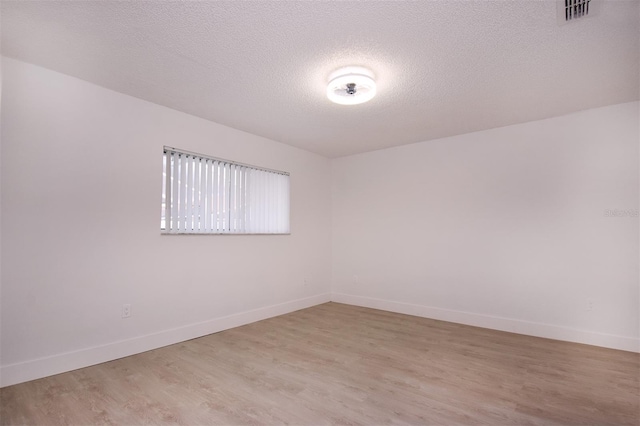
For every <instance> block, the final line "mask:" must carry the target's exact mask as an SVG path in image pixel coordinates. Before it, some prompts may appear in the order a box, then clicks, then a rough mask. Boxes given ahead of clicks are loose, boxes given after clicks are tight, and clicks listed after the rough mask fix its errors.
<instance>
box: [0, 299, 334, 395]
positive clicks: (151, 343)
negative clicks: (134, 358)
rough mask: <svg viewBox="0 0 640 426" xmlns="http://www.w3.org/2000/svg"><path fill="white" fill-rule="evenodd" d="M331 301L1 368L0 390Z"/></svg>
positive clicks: (285, 306) (292, 304) (283, 306)
mask: <svg viewBox="0 0 640 426" xmlns="http://www.w3.org/2000/svg"><path fill="white" fill-rule="evenodd" d="M330 300H331V295H330V294H329V293H327V294H319V295H317V296H312V297H308V298H304V299H298V300H292V301H289V302H285V303H280V304H278V305H272V306H266V307H264V308H259V309H254V310H251V311H245V312H240V313H237V314H233V315H229V316H226V317H221V318H214V319H212V320H208V321H203V322H200V323H196V324H189V325H186V326H182V327H177V328H173V329H169V330H163V331H160V332H157V333H153V334H147V335H144V336H140V337H135V338H132V339H126V340H120V341H117V342H112V343H108V344H106V345H101V346H94V347H91V348H86V349H81V350H78V351H73V352H66V353H62V354H57V355H53V356H49V357H46V358H39V359H34V360H29V361H24V362H19V363H15V364H9V365H3V366H1V367H0V387H4V386H10V385H15V384H17V383H22V382H26V381H29V380H34V379H39V378H42V377H47V376H52V375H54V374H59V373H64V372H66V371H71V370H76V369H78V368H84V367H88V366H90V365H95V364H100V363H102V362H107V361H113V360H114V359H118V358H123V357H126V356H129V355H135V354H139V353H141V352H146V351H149V350H152V349H157V348H160V347H163V346H167V345H172V344H175V343H180V342H184V341H185V340H190V339H194V338H196V337H202V336H206V335H207V334H212V333H217V332H219V331H223V330H228V329H230V328H234V327H239V326H241V325H245V324H250V323H252V322H256V321H261V320H264V319H267V318H272V317H275V316H278V315H283V314H287V313H290V312H293V311H297V310H300V309H305V308H309V307H311V306H315V305H319V304H322V303H326V302H329V301H330Z"/></svg>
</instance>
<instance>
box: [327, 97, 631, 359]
mask: <svg viewBox="0 0 640 426" xmlns="http://www.w3.org/2000/svg"><path fill="white" fill-rule="evenodd" d="M478 107H480V108H481V105H479V106H478ZM638 116H639V106H638V103H637V102H635V103H628V104H622V105H615V106H610V107H605V108H599V109H593V110H588V111H584V112H580V113H576V114H572V115H567V116H563V117H558V118H553V119H548V120H542V121H537V122H531V123H526V124H521V125H515V126H510V127H504V128H498V129H493V130H489V131H483V132H477V133H472V134H467V135H462V136H456V137H451V138H446V139H440V140H434V141H430V142H423V143H418V144H413V145H407V146H403V147H398V148H392V149H387V150H382V151H376V152H371V153H366V154H361V155H354V156H350V157H344V158H340V159H337V160H334V161H333V192H332V194H333V202H332V208H333V240H332V241H333V242H332V244H333V251H332V257H333V292H334V294H333V299H334V300H337V301H342V302H347V303H354V304H359V305H363V306H370V307H377V308H382V309H388V310H392V311H398V312H405V313H411V314H416V315H424V316H428V317H432V318H440V319H445V320H450V321H456V322H462V323H468V324H475V325H480V326H486V327H491V328H497V329H503V330H509V331H516V332H521V333H526V334H533V335H539V336H546V337H552V338H559V339H564V340H572V341H578V342H585V343H592V344H598V345H603V346H609V347H617V348H620V349H627V350H638V349H639V346H638V333H639V318H638V310H639V309H638V301H639V294H638V292H639V289H638V254H639V253H638V231H639V230H638V217H637V216H636V217H606V216H605V210H607V209H621V210H622V209H632V210H633V211H632V212H631V213H632V216H633V214H634V211H635V212H637V209H638V192H639V188H638V144H639V135H638V124H639V123H638V121H639V118H638ZM589 301H592V303H593V308H592V309H591V310H587V308H588V304H589Z"/></svg>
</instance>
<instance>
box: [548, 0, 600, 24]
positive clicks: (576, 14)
mask: <svg viewBox="0 0 640 426" xmlns="http://www.w3.org/2000/svg"><path fill="white" fill-rule="evenodd" d="M557 3H558V23H559V24H567V23H569V22H574V21H576V20H579V19H582V18H586V17H587V16H593V14H594V13H595V11H596V5H597V3H599V2H598V0H557Z"/></svg>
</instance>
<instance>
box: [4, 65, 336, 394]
mask: <svg viewBox="0 0 640 426" xmlns="http://www.w3.org/2000/svg"><path fill="white" fill-rule="evenodd" d="M2 79H3V91H2V135H1V136H2V155H1V159H2V164H1V167H2V169H1V181H2V199H1V202H2V228H1V231H2V255H3V258H2V266H3V267H2V276H1V279H2V281H1V284H2V285H1V294H2V298H1V303H2V304H1V316H0V319H1V329H0V332H1V346H2V347H1V352H0V356H1V364H2V369H1V370H0V371H1V372H2V377H1V379H2V385H7V384H11V383H16V382H20V381H24V380H28V379H31V378H35V377H41V376H44V375H48V374H53V373H57V372H59V371H65V370H69V369H73V368H78V367H81V366H84V365H89V364H93V363H96V362H101V361H104V360H107V359H113V358H117V357H120V356H125V355H128V354H130V353H136V352H140V351H143V350H147V349H150V348H152V347H158V346H162V345H165V344H168V343H173V342H177V341H180V340H184V339H187V338H191V337H196V336H198V335H203V334H207V333H210V332H213V331H217V330H220V329H224V328H227V327H231V326H234V325H238V324H241V323H245V322H248V321H253V320H256V319H260V318H264V317H268V316H272V315H276V314H279V313H283V312H287V311H291V310H295V309H299V308H302V307H306V306H310V305H314V304H317V303H321V302H324V301H328V300H329V297H330V296H329V286H330V270H331V268H330V251H331V247H330V237H331V230H330V226H331V222H330V215H329V214H328V213H329V211H328V205H329V203H330V201H331V196H330V162H329V160H328V159H326V158H324V157H321V156H318V155H315V154H312V153H309V152H305V151H302V150H300V149H296V148H292V147H289V146H287V145H283V144H280V143H277V142H274V141H271V140H267V139H264V138H261V137H257V136H254V135H251V134H248V133H244V132H241V131H238V130H234V129H231V128H228V127H224V126H222V125H218V124H215V123H212V122H209V121H206V120H202V119H199V118H196V117H193V116H189V115H187V114H183V113H180V112H177V111H174V110H171V109H168V108H164V107H161V106H158V105H154V104H151V103H149V102H145V101H142V100H139V99H135V98H132V97H129V96H125V95H122V94H119V93H116V92H113V91H110V90H106V89H104V88H101V87H98V86H95V85H93V84H89V83H87V82H84V81H81V80H78V79H75V78H72V77H69V76H65V75H62V74H59V73H56V72H52V71H49V70H46V69H43V68H39V67H36V66H33V65H29V64H25V63H22V62H19V61H15V60H12V59H8V58H3V59H2ZM163 145H171V146H175V147H178V148H182V149H186V150H190V151H195V152H201V153H205V154H210V155H214V156H217V157H222V158H228V159H232V160H236V161H240V162H244V163H249V164H257V165H261V166H264V167H269V168H274V169H280V170H286V171H288V172H290V173H291V199H292V204H291V229H292V234H291V235H290V236H166V235H160V229H159V226H160V200H161V187H162V146H163ZM305 279H306V280H307V283H306V285H305ZM124 303H130V304H131V306H132V316H131V318H129V319H122V318H121V309H122V305H123V304H124Z"/></svg>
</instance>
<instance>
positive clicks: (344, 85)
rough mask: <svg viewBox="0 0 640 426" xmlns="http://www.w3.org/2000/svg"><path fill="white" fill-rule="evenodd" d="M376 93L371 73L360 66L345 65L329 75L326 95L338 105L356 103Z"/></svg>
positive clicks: (364, 100) (366, 99) (368, 98)
mask: <svg viewBox="0 0 640 426" xmlns="http://www.w3.org/2000/svg"><path fill="white" fill-rule="evenodd" d="M375 95H376V82H375V81H374V80H373V73H372V72H371V71H369V70H368V69H366V68H362V67H346V68H340V69H339V70H337V71H334V72H333V73H331V75H330V76H329V85H328V86H327V97H328V98H329V99H330V100H331V101H333V102H335V103H337V104H340V105H357V104H361V103H364V102H367V101H370V100H371V98H373V97H374V96H375Z"/></svg>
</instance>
